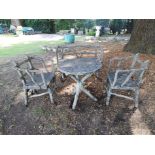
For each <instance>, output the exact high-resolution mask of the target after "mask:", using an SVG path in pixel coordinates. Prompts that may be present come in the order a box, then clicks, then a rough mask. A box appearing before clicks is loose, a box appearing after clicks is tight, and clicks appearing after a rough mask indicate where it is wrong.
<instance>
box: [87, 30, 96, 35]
mask: <svg viewBox="0 0 155 155" xmlns="http://www.w3.org/2000/svg"><path fill="white" fill-rule="evenodd" d="M95 34H96V32H95V31H94V30H93V29H91V30H89V31H88V32H87V33H86V35H88V36H95Z"/></svg>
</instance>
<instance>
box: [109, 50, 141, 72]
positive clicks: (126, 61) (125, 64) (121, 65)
mask: <svg viewBox="0 0 155 155" xmlns="http://www.w3.org/2000/svg"><path fill="white" fill-rule="evenodd" d="M138 58H139V54H138V53H137V54H135V55H131V56H127V57H115V58H112V59H110V63H109V68H108V69H109V71H115V70H117V69H122V70H123V69H132V68H134V67H135V64H136V61H137V60H138Z"/></svg>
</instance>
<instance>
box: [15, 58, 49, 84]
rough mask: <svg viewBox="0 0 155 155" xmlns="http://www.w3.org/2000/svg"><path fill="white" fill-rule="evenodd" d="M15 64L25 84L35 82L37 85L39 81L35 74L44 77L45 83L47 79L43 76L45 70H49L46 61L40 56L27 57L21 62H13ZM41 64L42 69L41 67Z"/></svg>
mask: <svg viewBox="0 0 155 155" xmlns="http://www.w3.org/2000/svg"><path fill="white" fill-rule="evenodd" d="M33 60H34V61H37V62H38V64H37V65H36V64H35V63H34V61H33ZM13 64H14V67H13V68H14V69H15V70H16V71H17V72H18V75H19V77H20V79H21V80H22V83H23V85H28V83H30V82H31V83H33V84H35V85H37V86H39V84H38V83H37V81H36V80H35V79H34V75H35V74H37V75H38V76H41V78H42V81H43V82H42V83H43V84H44V85H45V80H44V77H43V72H44V71H45V72H48V70H47V68H46V65H45V62H44V60H43V59H42V58H38V57H26V59H25V60H23V61H21V62H15V61H14V62H13ZM39 66H41V69H40V68H39Z"/></svg>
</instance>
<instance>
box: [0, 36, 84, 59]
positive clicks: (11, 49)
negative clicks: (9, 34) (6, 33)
mask: <svg viewBox="0 0 155 155" xmlns="http://www.w3.org/2000/svg"><path fill="white" fill-rule="evenodd" d="M81 40H82V38H81V37H76V41H81ZM63 44H65V41H64V40H63V39H61V40H57V41H33V42H23V43H18V44H12V45H11V46H7V47H0V57H12V56H18V55H24V54H41V53H42V52H43V50H42V48H41V47H42V46H44V45H49V46H57V45H63Z"/></svg>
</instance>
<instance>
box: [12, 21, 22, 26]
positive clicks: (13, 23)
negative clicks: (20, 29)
mask: <svg viewBox="0 0 155 155" xmlns="http://www.w3.org/2000/svg"><path fill="white" fill-rule="evenodd" d="M11 24H12V25H13V26H16V27H17V26H21V21H20V19H11Z"/></svg>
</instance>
